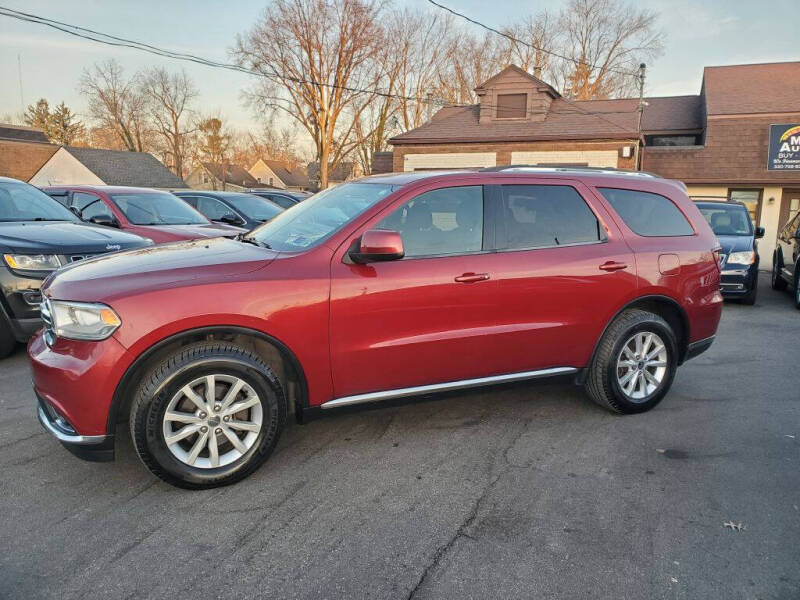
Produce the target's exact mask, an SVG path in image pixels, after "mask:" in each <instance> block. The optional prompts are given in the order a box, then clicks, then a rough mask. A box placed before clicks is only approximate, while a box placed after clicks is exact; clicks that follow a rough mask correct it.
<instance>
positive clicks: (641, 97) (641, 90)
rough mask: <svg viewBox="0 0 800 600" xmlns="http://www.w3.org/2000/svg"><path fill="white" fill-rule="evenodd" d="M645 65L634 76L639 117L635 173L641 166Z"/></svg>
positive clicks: (640, 66) (641, 65)
mask: <svg viewBox="0 0 800 600" xmlns="http://www.w3.org/2000/svg"><path fill="white" fill-rule="evenodd" d="M646 68H647V65H645V64H644V63H642V64H640V65H639V74H638V75H636V78H637V79H638V80H639V117H638V120H637V123H636V152H635V153H634V156H635V168H636V170H637V171H641V168H642V167H641V165H640V164H639V147H640V146H641V145H642V115H643V114H644V106H645V102H644V73H645V69H646Z"/></svg>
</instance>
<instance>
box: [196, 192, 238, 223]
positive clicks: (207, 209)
mask: <svg viewBox="0 0 800 600" xmlns="http://www.w3.org/2000/svg"><path fill="white" fill-rule="evenodd" d="M197 210H199V211H200V212H201V213H203V214H204V215H205V216H207V217H208V218H209V219H211V220H212V221H219V220H220V219H221V218H222V217H224V216H225V215H230V214H233V210H231V209H230V208H228V207H227V206H226V205H225V204H224V203H222V202H220V201H219V200H217V199H216V198H209V197H208V196H198V197H197Z"/></svg>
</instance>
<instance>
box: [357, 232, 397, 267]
mask: <svg viewBox="0 0 800 600" xmlns="http://www.w3.org/2000/svg"><path fill="white" fill-rule="evenodd" d="M405 254H406V253H405V250H403V238H402V237H401V236H400V234H399V233H398V232H396V231H388V230H385V229H371V230H370V231H365V232H364V235H362V236H361V241H360V242H358V246H357V248H356V249H353V250H351V251H350V255H349V256H350V258H351V259H352V261H353V262H355V263H358V264H362V265H363V264H366V263H370V262H381V261H386V260H398V259H401V258H403V257H404V256H405Z"/></svg>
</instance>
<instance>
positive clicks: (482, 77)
mask: <svg viewBox="0 0 800 600" xmlns="http://www.w3.org/2000/svg"><path fill="white" fill-rule="evenodd" d="M505 44H506V41H505V39H504V38H501V37H500V36H497V35H496V34H494V33H490V32H486V33H485V34H483V35H479V36H478V35H473V34H472V33H470V32H468V31H466V30H461V31H458V32H456V33H455V34H454V35H453V36H452V37H451V38H450V40H449V44H448V50H447V56H446V61H444V65H443V67H442V68H441V69H439V71H438V78H439V81H438V85H437V88H438V90H437V91H438V93H437V95H438V97H440V98H442V99H444V100H446V101H447V102H451V103H455V104H471V103H473V102H475V100H476V97H475V94H474V90H475V88H476V87H478V86H479V85H480V84H481V83H483V82H484V81H486V80H487V79H489V78H490V77H491V76H492V75H495V74H497V72H498V71H500V70H501V69H503V68H504V67H506V66H507V65H508V62H507V56H508V54H507V52H506V51H505Z"/></svg>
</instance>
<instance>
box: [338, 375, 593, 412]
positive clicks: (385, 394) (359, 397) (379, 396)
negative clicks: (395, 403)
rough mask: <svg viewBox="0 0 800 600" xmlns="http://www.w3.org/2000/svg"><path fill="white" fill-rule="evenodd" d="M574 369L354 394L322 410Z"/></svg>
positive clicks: (525, 378) (510, 380) (523, 379)
mask: <svg viewBox="0 0 800 600" xmlns="http://www.w3.org/2000/svg"><path fill="white" fill-rule="evenodd" d="M577 372H578V369H576V368H575V367H552V368H549V369H538V370H536V371H521V372H519V373H508V374H506V375H491V376H489V377H477V378H475V379H461V380H458V381H448V382H446V383H433V384H430V385H418V386H414V387H407V388H398V389H395V390H384V391H381V392H369V393H367V394H356V395H354V396H343V397H341V398H335V399H333V400H330V401H328V402H325V403H324V404H322V408H324V409H329V408H338V407H340V406H352V405H353V404H364V403H366V402H379V401H381V400H392V399H396V398H407V397H409V396H421V395H423V394H431V393H435V392H446V391H450V390H462V389H467V388H474V387H481V386H485V385H494V384H496V383H511V382H514V381H525V380H529V379H539V378H543V377H553V376H556V375H569V374H573V373H577Z"/></svg>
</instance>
